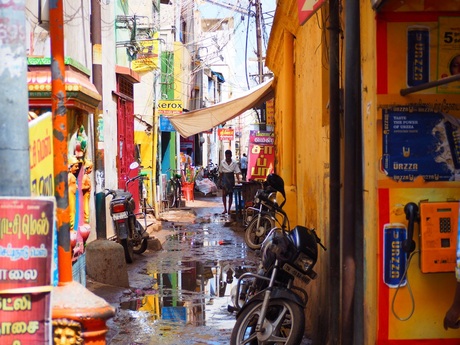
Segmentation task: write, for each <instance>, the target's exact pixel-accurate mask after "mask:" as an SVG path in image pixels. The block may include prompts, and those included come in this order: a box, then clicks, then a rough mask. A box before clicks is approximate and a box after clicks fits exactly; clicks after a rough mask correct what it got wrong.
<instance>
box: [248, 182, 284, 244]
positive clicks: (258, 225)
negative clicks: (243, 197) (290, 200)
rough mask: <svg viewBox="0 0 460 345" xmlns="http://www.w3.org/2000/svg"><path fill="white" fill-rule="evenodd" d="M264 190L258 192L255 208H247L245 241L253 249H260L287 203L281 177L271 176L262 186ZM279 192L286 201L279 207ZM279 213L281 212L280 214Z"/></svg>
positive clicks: (254, 203) (255, 197) (255, 198)
mask: <svg viewBox="0 0 460 345" xmlns="http://www.w3.org/2000/svg"><path fill="white" fill-rule="evenodd" d="M262 186H263V189H259V190H257V192H256V194H255V196H254V202H253V206H250V207H247V208H246V218H245V220H246V222H247V225H246V229H245V233H244V240H245V242H246V245H247V246H248V247H249V248H251V249H254V250H255V249H259V248H260V247H261V245H262V242H263V241H264V239H265V237H266V236H267V234H268V232H269V231H270V230H271V229H272V228H274V227H275V225H276V222H277V218H276V215H277V211H276V210H277V209H282V207H283V206H284V204H285V202H286V193H285V191H284V181H283V179H282V178H281V176H279V175H276V174H270V175H268V176H267V179H266V181H265V182H264V183H263V184H262ZM277 192H279V193H281V195H282V196H283V198H284V201H283V202H282V203H281V204H280V205H278V201H277V199H276V195H277ZM278 213H279V212H278Z"/></svg>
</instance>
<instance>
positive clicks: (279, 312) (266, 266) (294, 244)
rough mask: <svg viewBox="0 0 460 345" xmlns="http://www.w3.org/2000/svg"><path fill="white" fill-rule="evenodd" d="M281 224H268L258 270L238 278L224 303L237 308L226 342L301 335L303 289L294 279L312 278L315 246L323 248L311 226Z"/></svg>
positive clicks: (287, 340) (289, 341)
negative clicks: (229, 336)
mask: <svg viewBox="0 0 460 345" xmlns="http://www.w3.org/2000/svg"><path fill="white" fill-rule="evenodd" d="M277 212H281V213H284V211H282V210H281V209H278V210H277ZM284 216H285V219H286V220H287V216H286V214H284ZM285 225H286V221H283V225H282V228H273V229H272V230H271V231H270V233H269V234H268V235H267V237H266V239H265V240H264V242H263V243H262V247H261V263H260V269H259V271H258V272H257V273H251V272H247V273H243V274H242V275H241V276H240V277H239V278H238V283H237V287H236V289H235V294H234V296H232V297H233V298H232V299H233V306H229V307H228V310H229V311H230V312H234V311H236V312H237V315H236V317H237V319H236V323H235V326H234V328H233V330H232V335H231V340H230V344H231V345H242V344H278V343H280V344H281V343H282V344H285V345H297V344H300V342H301V340H302V337H303V334H304V330H305V313H304V308H305V306H306V303H307V300H308V294H307V292H306V291H305V289H303V288H301V287H298V286H294V279H299V280H300V281H302V282H303V284H302V285H303V286H305V285H307V284H308V283H310V282H311V280H313V279H315V278H316V277H317V273H316V272H315V271H314V270H313V268H314V266H315V264H316V261H317V259H318V245H320V246H321V247H322V248H323V249H324V250H326V248H325V247H324V246H323V244H322V243H321V239H320V238H319V237H318V236H317V234H316V232H315V230H314V229H308V228H306V227H303V226H296V227H295V228H294V229H292V230H291V231H286V228H285ZM296 285H299V284H296Z"/></svg>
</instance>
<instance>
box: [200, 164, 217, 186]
mask: <svg viewBox="0 0 460 345" xmlns="http://www.w3.org/2000/svg"><path fill="white" fill-rule="evenodd" d="M203 177H204V178H208V179H210V180H211V181H212V182H214V183H216V184H217V180H218V177H219V166H218V165H217V164H214V163H213V162H209V164H208V166H207V167H206V168H204V169H203Z"/></svg>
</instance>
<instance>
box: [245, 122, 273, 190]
mask: <svg viewBox="0 0 460 345" xmlns="http://www.w3.org/2000/svg"><path fill="white" fill-rule="evenodd" d="M274 171H275V137H274V134H273V132H269V131H250V132H249V157H248V176H247V179H248V181H249V180H257V181H265V179H266V177H267V176H268V175H269V174H270V173H272V172H274Z"/></svg>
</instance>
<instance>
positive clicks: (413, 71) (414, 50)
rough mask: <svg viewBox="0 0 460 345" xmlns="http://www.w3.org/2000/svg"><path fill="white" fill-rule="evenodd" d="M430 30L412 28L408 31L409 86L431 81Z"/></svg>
mask: <svg viewBox="0 0 460 345" xmlns="http://www.w3.org/2000/svg"><path fill="white" fill-rule="evenodd" d="M429 67H430V29H429V28H428V27H423V26H412V27H409V28H408V30H407V86H416V85H420V84H423V83H428V82H429V81H430V71H429Z"/></svg>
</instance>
